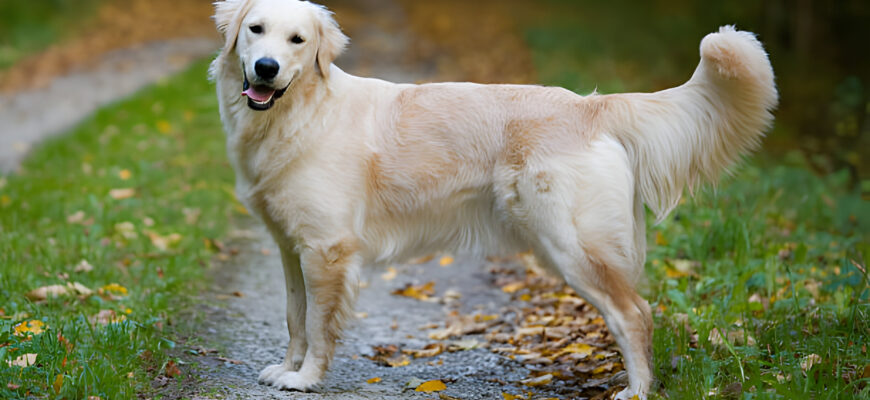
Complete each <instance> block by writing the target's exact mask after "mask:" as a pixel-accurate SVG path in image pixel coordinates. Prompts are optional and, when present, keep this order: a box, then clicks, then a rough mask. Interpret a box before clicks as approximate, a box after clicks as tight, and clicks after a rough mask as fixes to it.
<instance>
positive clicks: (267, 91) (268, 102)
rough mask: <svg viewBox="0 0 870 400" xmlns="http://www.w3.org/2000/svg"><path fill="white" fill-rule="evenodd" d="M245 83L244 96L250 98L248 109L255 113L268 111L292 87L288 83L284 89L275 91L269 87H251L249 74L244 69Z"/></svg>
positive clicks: (243, 87) (243, 84)
mask: <svg viewBox="0 0 870 400" xmlns="http://www.w3.org/2000/svg"><path fill="white" fill-rule="evenodd" d="M242 74H244V77H245V81H244V82H243V83H242V96H246V97H247V98H248V107H250V108H251V109H252V110H255V111H266V110H268V109H270V108H272V106H274V105H275V100H277V99H280V98H281V96H283V95H284V92H286V91H287V88H289V87H290V84H289V83H288V84H287V86H286V87H284V88H283V89H278V90H276V89H274V88H272V87H270V86H267V85H251V82H249V81H248V74H247V72H245V71H244V68H242Z"/></svg>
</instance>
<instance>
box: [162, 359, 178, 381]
mask: <svg viewBox="0 0 870 400" xmlns="http://www.w3.org/2000/svg"><path fill="white" fill-rule="evenodd" d="M163 374H164V375H166V376H167V377H169V378H175V377H177V376H179V375H181V370H180V369H179V368H178V365H176V364H175V361H172V360H169V361H168V362H166V367H165V368H164V369H163Z"/></svg>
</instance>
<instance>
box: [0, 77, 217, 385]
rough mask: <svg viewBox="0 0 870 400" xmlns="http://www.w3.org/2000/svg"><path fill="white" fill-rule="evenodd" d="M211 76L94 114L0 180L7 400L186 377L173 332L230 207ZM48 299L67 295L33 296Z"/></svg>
mask: <svg viewBox="0 0 870 400" xmlns="http://www.w3.org/2000/svg"><path fill="white" fill-rule="evenodd" d="M206 69H207V65H206V63H205V62H201V63H198V64H197V65H195V66H194V67H192V68H191V69H190V70H189V71H187V72H185V73H183V74H181V75H179V76H177V77H175V78H173V79H171V80H168V81H165V82H162V83H159V84H157V85H155V86H154V87H152V88H150V89H147V90H145V91H143V92H142V93H140V94H138V95H136V96H135V97H134V98H132V99H130V100H127V101H124V102H121V103H119V104H116V105H113V106H110V107H107V108H105V109H103V110H101V111H99V112H98V113H97V114H96V115H95V116H93V117H92V118H90V119H89V120H88V121H86V122H84V123H82V124H81V125H80V126H79V127H78V128H76V129H75V130H74V131H73V132H71V134H69V135H66V136H64V137H63V138H60V139H57V140H52V141H50V142H48V143H46V144H44V145H43V146H41V148H39V149H38V150H37V151H36V152H34V153H33V154H32V156H31V157H30V158H29V159H28V160H27V162H26V163H25V164H24V165H23V167H22V170H21V171H20V172H19V173H17V174H15V175H11V176H8V177H5V178H2V177H0V266H2V268H0V317H2V319H0V382H4V383H3V386H0V398H11V399H14V398H68V399H73V398H75V399H84V398H91V397H90V396H96V397H94V398H102V399H125V398H135V397H137V395H140V394H142V393H148V392H149V391H150V390H151V386H150V383H151V382H152V379H153V378H154V377H156V376H166V375H169V376H170V377H172V376H175V375H177V373H176V372H177V369H175V368H173V364H172V363H170V361H172V360H170V358H169V355H168V353H167V351H166V350H167V349H171V348H172V347H173V346H174V342H173V331H174V329H173V328H172V325H175V324H176V323H177V322H178V321H176V320H175V319H174V318H175V317H176V316H177V315H178V312H179V311H180V310H182V309H184V308H185V307H186V306H188V305H189V304H190V303H189V300H190V299H191V298H192V296H195V295H197V294H198V293H199V292H200V291H201V290H202V289H203V288H204V286H205V284H204V276H205V272H206V266H207V265H208V263H209V259H210V257H211V256H212V255H213V251H214V247H215V242H214V239H215V238H217V237H220V236H221V235H222V234H223V233H224V232H225V231H226V229H227V228H228V220H229V217H230V215H231V214H232V213H233V207H234V203H233V200H232V199H233V195H232V189H231V182H232V173H231V169H230V167H229V165H228V164H227V163H226V161H225V160H226V157H225V151H224V147H223V134H222V133H221V132H222V131H221V126H220V123H219V117H218V114H217V104H216V99H215V96H214V95H213V89H212V87H211V84H210V83H209V82H207V81H206V78H205V77H206ZM72 283H78V284H80V286H76V287H72V286H70V285H71V284H72ZM51 285H60V286H59V289H58V287H55V289H54V290H56V291H60V292H66V293H61V294H58V295H55V296H51V295H49V296H48V298H47V299H45V300H40V297H41V296H39V293H30V292H31V291H33V290H35V289H39V288H46V287H49V286H51ZM28 294H29V295H30V296H28ZM27 355H30V358H31V360H30V361H28V360H27ZM33 357H35V359H33ZM31 361H32V362H31ZM167 365H168V366H169V367H168V368H167Z"/></svg>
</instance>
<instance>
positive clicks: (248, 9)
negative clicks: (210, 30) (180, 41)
mask: <svg viewBox="0 0 870 400" xmlns="http://www.w3.org/2000/svg"><path fill="white" fill-rule="evenodd" d="M214 20H215V24H216V25H217V29H218V31H219V32H221V34H222V35H223V36H224V39H225V43H224V48H223V50H222V55H223V56H224V57H232V56H234V55H235V56H238V58H239V62H240V63H241V68H242V75H243V76H242V77H240V82H239V83H240V86H241V87H242V90H243V91H242V94H241V95H243V96H247V98H248V106H249V107H251V108H252V109H254V110H260V111H263V110H268V109H270V108H272V106H273V105H274V104H275V101H276V100H277V99H279V98H280V97H281V96H282V95H283V94H284V92H285V91H287V90H288V89H289V88H290V87H291V86H292V85H293V84H294V83H296V82H297V81H298V80H300V79H301V78H303V77H304V78H306V79H325V78H327V77H328V76H329V68H330V65H331V64H332V62H333V61H334V60H335V58H336V57H338V55H339V54H341V52H342V51H343V50H344V47H345V46H346V45H347V42H348V38H347V36H345V35H344V34H343V33H342V32H341V29H340V28H339V27H338V23H336V22H335V19H333V17H332V13H331V12H330V11H329V10H327V9H326V8H324V7H322V6H319V5H316V4H313V3H309V2H307V1H300V0H223V1H218V2H217V3H215V15H214ZM307 75H312V76H313V77H312V78H309V77H308V76H307Z"/></svg>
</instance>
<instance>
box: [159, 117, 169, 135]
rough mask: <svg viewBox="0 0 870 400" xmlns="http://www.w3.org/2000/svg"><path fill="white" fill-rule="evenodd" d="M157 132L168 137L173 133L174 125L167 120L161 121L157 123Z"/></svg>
mask: <svg viewBox="0 0 870 400" xmlns="http://www.w3.org/2000/svg"><path fill="white" fill-rule="evenodd" d="M157 130H158V131H159V132H160V133H162V134H164V135H166V134H168V133H169V132H171V131H172V124H170V123H169V121H167V120H165V119H161V120H160V121H157Z"/></svg>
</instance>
